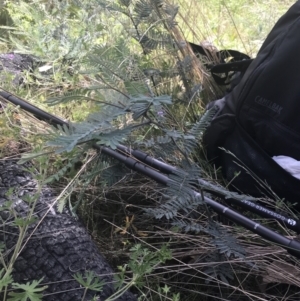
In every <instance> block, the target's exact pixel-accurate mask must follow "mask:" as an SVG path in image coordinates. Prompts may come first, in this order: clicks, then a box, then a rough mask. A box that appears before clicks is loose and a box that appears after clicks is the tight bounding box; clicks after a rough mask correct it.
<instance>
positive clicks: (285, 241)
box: [0, 91, 300, 258]
mask: <svg viewBox="0 0 300 301" xmlns="http://www.w3.org/2000/svg"><path fill="white" fill-rule="evenodd" d="M0 96H2V97H3V98H5V99H6V100H8V101H11V100H12V99H13V101H14V102H13V103H15V102H16V101H17V102H18V105H19V106H20V107H21V108H23V109H24V110H26V111H29V112H31V113H33V114H34V115H35V116H36V117H37V118H39V119H41V120H44V121H46V122H49V123H51V124H53V125H61V126H62V125H67V126H68V123H67V122H66V121H64V120H62V119H60V118H57V117H55V116H53V115H51V114H48V113H46V112H44V111H42V110H40V109H38V108H37V107H35V106H31V104H30V103H28V102H26V101H25V102H24V103H23V100H22V99H20V98H18V97H16V96H14V95H12V94H10V93H9V92H2V91H0ZM33 111H34V112H33ZM94 147H95V148H96V149H98V150H100V151H101V152H102V153H104V154H106V155H109V156H111V157H113V158H115V159H117V160H118V161H120V162H122V163H123V164H124V165H125V166H127V167H128V168H129V169H132V170H134V171H137V172H139V173H142V174H144V175H146V176H147V177H149V178H151V179H153V180H154V181H156V182H157V183H159V184H162V185H164V186H168V185H170V184H173V185H177V184H178V183H176V182H175V181H174V180H172V179H170V178H169V177H168V176H167V175H166V174H163V173H161V172H166V173H170V171H171V169H173V168H175V167H172V166H169V165H167V164H165V163H163V162H160V161H158V160H156V159H154V158H151V157H149V156H148V155H146V154H145V153H143V152H140V151H134V154H135V155H136V156H137V157H139V156H140V155H142V156H144V159H143V158H140V159H142V160H144V161H146V162H145V163H146V164H149V163H150V162H147V161H149V160H150V161H151V162H152V163H151V164H152V165H154V166H156V167H159V168H160V169H161V172H159V171H157V170H155V169H153V168H152V167H150V166H148V165H146V164H145V163H142V162H139V161H138V159H137V158H136V157H131V156H129V155H130V153H132V151H131V150H129V149H128V148H126V147H124V146H121V145H120V146H119V147H118V149H119V151H115V150H113V149H111V148H108V147H103V146H102V147H101V146H99V145H96V144H95V145H94ZM120 151H122V152H124V151H125V154H122V153H120ZM126 153H127V154H126ZM135 155H134V156H135ZM145 156H146V158H145ZM147 157H148V159H147ZM191 192H192V193H193V194H194V196H195V197H196V198H202V199H203V201H204V202H205V203H206V204H207V205H209V206H210V207H211V208H212V209H213V210H214V211H215V212H217V213H219V214H220V215H223V216H225V217H227V218H228V219H230V220H231V221H233V222H235V223H237V224H239V225H241V226H243V227H244V228H246V229H248V230H250V231H252V232H254V233H256V234H258V235H259V236H261V237H263V238H265V239H267V240H269V241H271V242H273V243H275V244H277V245H279V246H281V247H282V248H284V249H286V250H287V251H288V252H289V253H290V254H291V255H293V256H295V257H297V258H300V242H298V241H296V240H293V239H289V238H287V237H285V236H283V235H281V234H279V233H277V232H275V231H273V230H270V229H268V228H267V227H265V226H263V225H261V224H259V223H257V222H255V221H253V220H251V219H249V218H247V217H245V216H244V215H242V214H240V213H238V212H236V211H234V210H232V209H230V208H228V207H226V206H224V205H222V204H220V203H218V202H216V201H214V200H212V199H210V198H208V197H207V196H205V195H204V194H201V193H199V192H197V191H195V190H192V189H191Z"/></svg>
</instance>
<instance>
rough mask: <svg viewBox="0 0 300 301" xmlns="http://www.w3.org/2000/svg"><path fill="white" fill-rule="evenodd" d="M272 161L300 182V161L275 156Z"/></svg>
mask: <svg viewBox="0 0 300 301" xmlns="http://www.w3.org/2000/svg"><path fill="white" fill-rule="evenodd" d="M272 159H273V160H274V161H275V162H276V163H277V164H279V165H280V166H281V167H282V168H283V169H285V170H286V171H287V172H288V173H290V174H291V175H292V176H293V177H295V178H297V179H299V180H300V161H297V160H296V159H294V158H291V157H287V156H274V157H272Z"/></svg>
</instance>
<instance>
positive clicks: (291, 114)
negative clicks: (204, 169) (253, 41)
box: [203, 1, 300, 205]
mask: <svg viewBox="0 0 300 301" xmlns="http://www.w3.org/2000/svg"><path fill="white" fill-rule="evenodd" d="M213 106H214V107H215V108H216V110H217V112H216V114H215V116H214V118H213V120H212V122H211V123H210V125H209V126H208V128H207V130H206V132H205V134H204V137H203V145H204V147H205V149H206V152H207V157H208V159H209V160H210V161H211V162H214V164H216V165H217V166H221V167H222V171H223V173H224V175H225V177H226V179H227V180H228V181H229V182H230V183H231V186H232V187H234V188H235V189H237V190H239V191H242V192H243V193H246V194H250V195H253V196H257V197H262V196H268V197H270V196H271V197H272V196H274V195H273V193H272V191H273V192H274V193H276V194H277V195H278V196H279V197H280V198H285V199H286V200H288V201H290V202H291V203H297V204H298V205H299V204H300V180H298V179H297V178H295V177H293V176H292V175H291V174H289V173H288V172H287V171H285V170H284V169H283V168H282V167H280V166H279V165H278V164H277V163H276V162H275V161H274V160H273V159H272V157H273V156H277V155H284V156H289V157H292V158H294V159H296V160H300V1H297V2H296V3H295V4H294V5H293V6H292V7H291V8H290V9H289V10H288V11H287V13H286V14H285V15H283V16H282V17H281V18H280V19H279V21H278V22H277V23H276V25H275V26H274V28H273V29H272V31H271V32H270V33H269V35H268V37H267V39H266V40H265V42H264V44H263V45H262V47H261V49H260V50H259V52H258V55H257V57H256V58H255V59H254V60H253V61H251V64H250V65H249V67H248V68H247V70H246V71H245V73H244V74H243V77H242V79H241V81H240V82H239V83H238V85H237V86H236V87H235V88H234V89H233V90H232V91H231V92H230V93H229V94H227V95H226V96H225V97H224V98H222V99H219V100H217V101H215V102H213V103H211V104H209V107H213ZM225 150H226V151H225ZM266 187H269V188H266Z"/></svg>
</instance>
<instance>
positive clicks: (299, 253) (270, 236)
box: [101, 147, 300, 259]
mask: <svg viewBox="0 0 300 301" xmlns="http://www.w3.org/2000/svg"><path fill="white" fill-rule="evenodd" d="M121 148H122V147H121ZM101 151H103V152H104V153H106V154H107V155H110V156H112V157H113V158H115V159H117V160H119V161H120V162H123V163H124V164H125V165H126V166H128V167H129V168H130V169H132V170H135V171H137V172H139V173H142V174H144V175H146V176H148V177H149V178H151V179H153V180H155V181H156V182H158V183H160V184H163V185H165V186H168V184H169V183H173V185H174V184H175V185H176V184H177V183H176V182H174V181H173V180H171V179H170V178H168V176H166V175H164V174H161V173H160V172H158V171H156V170H154V169H152V168H149V167H148V166H146V165H145V164H144V163H140V162H138V161H136V160H135V159H134V158H132V157H128V156H126V155H122V154H120V153H118V152H116V151H114V150H112V149H110V148H107V147H103V148H101ZM193 193H194V194H195V196H196V197H197V198H202V196H201V194H200V193H199V192H196V191H194V190H193ZM204 201H205V203H206V204H207V205H209V206H210V207H211V208H212V209H213V210H214V211H215V212H217V213H219V214H221V215H223V216H225V217H227V218H228V219H230V220H231V221H233V222H235V223H237V224H239V225H241V226H243V227H244V228H246V229H248V230H250V231H252V232H254V233H256V234H258V235H260V236H261V237H263V238H265V239H267V240H269V241H271V242H274V243H275V244H277V245H279V246H281V247H283V248H284V249H286V250H287V251H288V252H289V253H290V254H291V255H293V256H295V257H297V258H299V259H300V242H298V241H296V240H293V239H289V238H287V237H285V236H283V235H281V234H279V233H277V232H275V231H273V230H270V229H269V228H267V227H265V226H263V225H261V224H259V223H257V222H255V221H253V220H251V219H249V218H247V217H245V216H244V215H242V214H240V213H238V212H236V211H234V210H232V209H230V208H228V207H226V206H224V205H222V204H220V203H218V202H216V201H214V200H212V199H210V198H208V197H206V196H204Z"/></svg>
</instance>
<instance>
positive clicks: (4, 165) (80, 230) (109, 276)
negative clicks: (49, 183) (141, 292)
mask: <svg viewBox="0 0 300 301" xmlns="http://www.w3.org/2000/svg"><path fill="white" fill-rule="evenodd" d="M24 167H28V165H26V166H20V165H18V164H17V163H16V161H9V160H2V161H0V206H3V205H4V203H5V202H6V201H8V200H9V199H12V200H13V204H12V208H13V210H14V211H15V212H17V214H18V216H19V217H21V218H24V217H25V216H26V215H27V214H28V212H29V210H30V204H28V202H26V199H25V197H26V196H27V195H32V194H34V193H35V192H36V190H37V182H36V181H35V180H33V179H32V177H31V175H30V174H29V173H28V172H26V171H24ZM9 188H14V193H13V196H12V197H8V196H7V195H6V194H7V191H8V189H9ZM54 197H55V195H54V193H53V191H52V190H51V189H50V188H48V187H44V188H43V189H42V193H41V195H40V197H39V199H38V202H37V205H36V207H35V209H34V216H35V217H36V218H37V221H36V222H35V223H34V224H32V225H30V226H29V229H28V232H27V234H26V238H25V240H24V242H26V239H27V238H28V237H30V235H32V236H31V237H30V239H29V240H28V242H27V243H26V244H25V246H24V248H23V250H22V252H21V254H20V255H19V256H18V258H17V260H16V262H15V264H14V270H13V279H14V282H18V283H26V282H28V281H32V280H39V279H41V278H43V281H42V283H43V284H47V285H48V288H47V289H46V290H45V291H44V296H43V300H45V301H54V300H55V301H60V300H62V301H68V300H72V301H77V300H78V301H79V300H82V296H83V292H84V288H82V287H81V286H80V285H79V283H78V282H77V281H75V280H74V278H73V275H74V274H75V273H77V272H80V273H82V274H84V272H85V271H93V272H94V273H95V274H96V275H98V276H99V277H100V278H101V279H103V280H104V281H105V282H106V284H105V286H104V288H103V291H102V292H101V293H97V292H93V291H88V293H87V295H86V298H85V300H92V298H93V296H95V295H98V296H99V297H98V299H96V300H101V301H102V300H105V299H106V298H107V297H109V296H111V295H112V294H113V293H114V292H115V289H114V279H113V273H114V272H113V270H112V268H111V267H110V266H109V264H108V263H107V262H106V260H105V259H104V257H103V256H102V255H101V254H100V253H99V250H98V249H97V246H96V245H95V243H94V242H93V241H92V239H91V237H90V236H89V234H88V233H87V231H86V229H85V228H84V227H83V225H82V224H81V223H80V222H79V221H77V220H76V219H74V218H73V217H72V216H71V215H70V214H69V213H68V211H67V210H65V211H64V212H63V213H58V212H57V209H56V206H55V207H54V208H53V209H51V210H49V208H50V205H51V203H52V201H53V199H54ZM0 210H1V208H0ZM48 211H49V212H48ZM44 216H45V217H44ZM0 217H1V219H2V225H1V226H0V227H1V231H0V243H4V246H5V249H4V252H3V254H5V259H6V261H7V260H9V259H10V257H11V256H12V252H13V249H14V247H15V244H16V241H17V239H18V235H19V230H18V227H17V226H15V225H14V224H13V223H12V222H13V220H14V217H13V216H12V214H11V213H10V212H9V210H3V209H2V210H1V211H0ZM43 217H44V218H43ZM41 220H42V222H41V223H40V224H39V225H38V223H39V222H40V221H41ZM37 225H38V227H37V230H36V231H34V232H33V230H34V228H35V227H36V226H37ZM117 300H120V301H123V300H124V301H125V300H126V301H131V300H132V301H133V300H136V297H135V296H134V295H133V294H131V293H130V292H126V293H125V294H124V295H122V296H121V297H119V298H118V299H117Z"/></svg>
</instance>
